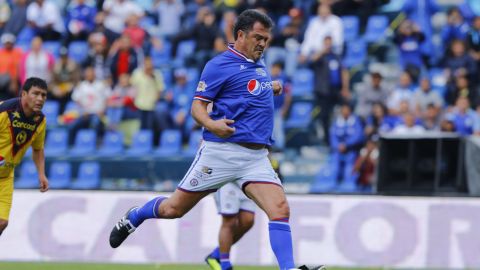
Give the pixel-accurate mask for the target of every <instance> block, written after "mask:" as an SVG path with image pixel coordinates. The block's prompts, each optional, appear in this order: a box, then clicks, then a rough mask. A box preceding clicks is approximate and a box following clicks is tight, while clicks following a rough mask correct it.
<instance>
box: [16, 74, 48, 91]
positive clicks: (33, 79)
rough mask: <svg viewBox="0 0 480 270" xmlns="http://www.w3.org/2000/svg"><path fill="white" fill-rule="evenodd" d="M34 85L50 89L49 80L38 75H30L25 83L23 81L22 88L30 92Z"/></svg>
mask: <svg viewBox="0 0 480 270" xmlns="http://www.w3.org/2000/svg"><path fill="white" fill-rule="evenodd" d="M34 86H35V87H38V88H40V89H43V90H45V91H47V89H48V86H47V82H46V81H45V80H43V79H40V78H37V77H30V78H28V79H27V80H26V81H25V83H23V87H22V90H23V91H25V92H28V91H30V89H32V87H34Z"/></svg>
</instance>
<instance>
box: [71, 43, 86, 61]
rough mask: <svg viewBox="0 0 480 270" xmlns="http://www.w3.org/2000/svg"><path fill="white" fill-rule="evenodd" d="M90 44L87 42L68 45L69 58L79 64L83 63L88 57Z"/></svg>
mask: <svg viewBox="0 0 480 270" xmlns="http://www.w3.org/2000/svg"><path fill="white" fill-rule="evenodd" d="M88 49H89V46H88V43H87V42H86V41H72V42H71V43H70V45H68V56H69V57H70V58H72V60H74V61H75V62H77V64H81V63H83V61H84V60H85V59H86V58H87V56H88Z"/></svg>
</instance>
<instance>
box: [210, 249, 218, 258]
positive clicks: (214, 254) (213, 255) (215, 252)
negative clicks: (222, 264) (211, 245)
mask: <svg viewBox="0 0 480 270" xmlns="http://www.w3.org/2000/svg"><path fill="white" fill-rule="evenodd" d="M209 256H210V257H212V258H215V259H217V260H220V249H219V248H218V247H216V248H215V249H214V250H213V251H212V253H210V255H209Z"/></svg>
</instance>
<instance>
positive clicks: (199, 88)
mask: <svg viewBox="0 0 480 270" xmlns="http://www.w3.org/2000/svg"><path fill="white" fill-rule="evenodd" d="M206 90H207V84H206V83H205V81H199V82H198V85H197V92H205V91H206Z"/></svg>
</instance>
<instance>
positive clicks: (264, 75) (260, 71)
mask: <svg viewBox="0 0 480 270" xmlns="http://www.w3.org/2000/svg"><path fill="white" fill-rule="evenodd" d="M255 72H257V75H258V76H263V77H267V72H266V71H265V70H264V69H263V68H256V69H255Z"/></svg>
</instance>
